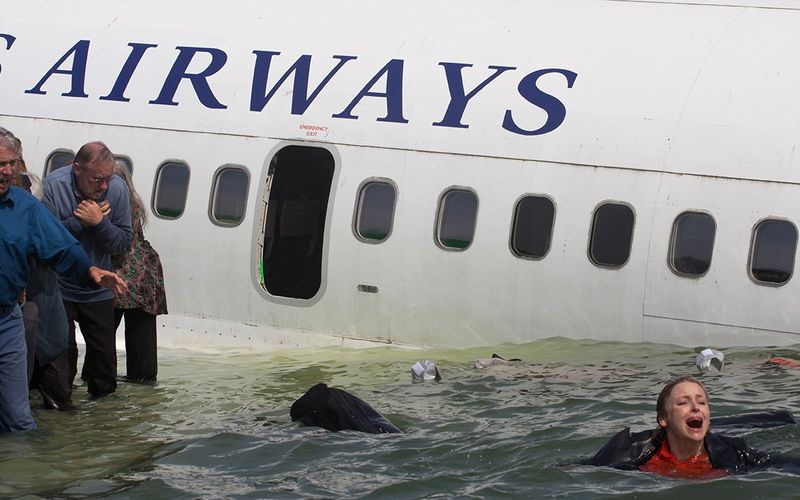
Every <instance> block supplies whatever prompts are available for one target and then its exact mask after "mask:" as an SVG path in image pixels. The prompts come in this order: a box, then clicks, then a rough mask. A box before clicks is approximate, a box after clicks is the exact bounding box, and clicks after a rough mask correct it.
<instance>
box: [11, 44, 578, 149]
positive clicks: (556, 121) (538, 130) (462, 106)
mask: <svg viewBox="0 0 800 500" xmlns="http://www.w3.org/2000/svg"><path fill="white" fill-rule="evenodd" d="M0 39H4V40H5V41H6V50H11V46H12V45H13V43H14V41H15V40H16V38H15V37H14V36H13V35H9V34H1V33H0ZM90 44H91V42H90V41H89V40H80V41H78V42H77V43H76V44H75V45H74V46H73V47H71V48H70V49H69V50H67V51H66V52H65V53H64V54H63V55H62V56H60V58H59V59H58V60H57V61H56V62H55V63H54V64H53V65H52V66H51V67H50V69H49V70H47V71H46V72H45V73H44V75H43V76H42V77H41V79H39V81H38V83H36V85H34V86H33V87H31V88H30V89H27V90H25V93H26V94H38V95H44V94H46V93H47V91H46V90H45V86H46V85H48V86H49V87H50V88H52V87H54V86H58V85H59V84H63V83H60V82H62V81H63V80H57V81H55V82H50V80H51V78H53V77H54V76H56V75H65V76H68V77H69V87H68V89H67V90H66V91H64V92H63V93H62V94H61V95H62V96H64V97H80V98H87V97H89V95H88V94H87V93H86V90H85V87H86V69H87V64H88V60H89V50H90ZM128 46H129V47H130V48H131V50H130V52H129V54H128V56H127V58H126V59H125V61H124V62H123V63H122V64H121V66H120V70H119V73H118V74H117V77H116V79H115V81H114V85H113V87H112V88H111V90H110V91H109V92H108V94H106V95H103V96H100V97H98V99H100V100H104V101H117V102H130V99H129V98H128V97H126V96H125V92H126V90H127V88H128V85H129V83H130V82H131V80H132V78H133V77H134V74H135V73H136V71H137V68H138V67H139V63H140V62H141V61H142V59H143V58H144V57H146V53H147V52H148V51H152V50H153V49H157V48H158V45H157V44H152V43H134V42H131V43H128ZM162 50H163V49H162ZM175 50H177V51H178V53H177V55H176V57H175V60H174V62H173V64H172V68H171V69H170V70H169V71H168V72H167V73H166V74H165V75H164V80H163V84H162V85H161V90H160V92H159V93H158V96H157V97H156V98H155V99H152V100H150V101H147V102H148V104H150V105H166V106H179V105H180V103H179V101H178V100H177V97H176V94H177V92H178V88H179V86H180V85H181V83H183V82H184V81H185V82H186V83H188V84H190V85H191V88H192V89H193V90H194V94H195V96H196V97H197V99H198V101H199V102H200V103H201V104H202V105H203V106H204V107H206V108H208V109H227V105H226V104H224V103H222V102H220V100H219V99H218V98H217V96H216V95H215V94H214V90H213V85H212V77H213V76H214V75H216V74H218V73H219V72H220V71H222V70H223V69H224V68H225V64H226V63H227V60H228V55H227V54H226V53H225V51H223V50H222V49H219V48H214V47H188V46H177V47H175ZM253 54H254V55H255V63H254V66H253V75H252V81H251V87H250V103H249V111H251V112H254V113H259V112H262V111H263V110H264V109H265V108H266V107H267V105H268V104H269V102H270V100H271V99H272V98H273V96H274V95H275V94H276V92H277V91H278V90H279V89H280V88H281V87H283V86H284V85H285V84H286V82H287V81H288V80H290V79H291V113H292V114H293V115H302V114H304V113H305V112H306V111H307V110H308V109H309V108H310V107H311V106H312V105H313V103H314V101H315V99H316V98H317V97H318V96H319V95H320V94H321V93H322V92H324V90H325V88H326V86H327V85H328V84H329V83H330V82H331V80H332V79H334V78H335V77H336V76H337V75H338V74H339V73H340V72H341V70H342V69H343V68H344V67H345V66H346V65H349V63H351V61H354V60H356V59H358V57H357V56H353V55H334V56H332V59H333V64H332V65H331V66H329V67H330V68H331V69H330V70H328V72H327V74H326V75H325V76H324V77H323V78H322V80H321V81H319V83H317V84H316V86H315V87H314V88H313V90H310V88H309V85H310V82H309V78H310V74H311V65H312V56H311V55H308V54H305V55H301V56H300V57H298V58H297V59H296V60H295V61H294V62H293V63H292V64H291V66H289V68H288V69H287V70H286V71H285V72H284V73H283V74H282V75H281V76H280V77H279V78H278V79H277V81H274V83H273V84H272V86H271V87H270V84H269V81H270V78H269V74H270V69H271V67H272V66H273V62H274V61H275V60H276V59H277V58H279V57H280V55H281V53H280V52H277V51H264V50H254V51H253ZM439 66H441V67H442V68H443V69H444V84H446V86H447V91H448V97H449V100H448V102H447V103H443V109H444V112H443V115H441V116H442V118H441V120H439V121H437V122H433V123H432V124H431V125H432V126H434V127H448V128H456V129H459V128H460V129H464V128H469V124H468V123H466V122H465V119H464V115H465V112H466V110H467V107H468V105H469V103H470V102H471V101H472V100H473V99H474V98H475V97H476V96H478V94H480V93H481V92H482V91H483V90H484V89H486V88H487V87H488V86H490V85H491V84H492V82H494V81H495V80H497V79H498V78H500V77H503V78H507V77H506V76H504V75H506V74H510V73H511V72H513V71H515V70H517V68H516V67H514V66H498V65H489V66H488V70H489V71H488V72H486V70H483V69H481V68H473V65H472V64H469V63H459V62H440V63H439ZM190 67H192V68H203V69H201V70H199V71H198V70H194V71H191V72H190V70H189V68H190ZM404 68H405V61H404V60H403V59H391V60H389V61H388V62H387V63H386V64H385V65H384V66H383V67H382V68H381V69H379V70H378V71H377V72H376V73H375V74H374V76H373V77H372V78H371V79H370V80H369V81H367V82H366V83H365V84H364V86H363V87H361V89H360V90H357V91H356V92H355V94H354V96H353V98H352V99H351V100H350V101H349V103H348V104H347V105H346V106H344V108H343V109H342V111H340V112H338V113H333V114H332V115H331V117H333V118H337V119H342V120H357V119H359V116H358V114H356V110H357V108H358V106H359V104H360V103H361V102H362V101H363V100H364V99H366V98H370V99H379V100H382V101H383V102H384V103H385V106H386V114H385V116H379V117H376V118H375V120H376V121H379V122H390V123H401V124H402V123H408V122H409V120H408V119H406V118H405V116H404V114H403V102H404V101H403V71H404ZM465 72H470V73H471V75H470V77H471V79H474V78H475V76H476V75H477V76H478V78H482V80H481V81H480V83H479V84H477V85H475V86H474V87H473V88H472V89H471V90H469V91H467V89H466V88H465V85H464V73H465ZM546 75H560V77H563V79H564V80H565V83H566V85H565V88H566V89H571V88H572V87H573V85H574V84H575V80H576V79H577V77H578V75H577V73H575V72H574V71H570V70H568V69H563V68H546V69H537V70H535V71H532V72H530V73H528V74H526V75H525V76H523V77H522V78H521V79H520V81H519V84H518V86H517V94H515V95H517V97H522V98H523V99H524V100H525V101H526V102H528V103H529V104H530V105H532V106H534V107H536V108H539V109H540V110H542V111H544V112H545V114H546V116H547V118H546V120H545V123H544V124H543V125H540V126H538V127H533V128H530V127H529V128H526V127H525V126H524V125H520V124H519V123H518V121H517V120H515V118H514V113H513V111H512V110H511V109H505V110H504V114H503V119H502V122H501V123H500V126H501V127H502V128H503V129H504V130H506V131H508V132H510V133H513V134H517V135H523V136H537V135H543V134H547V133H550V132H552V131H554V130H556V129H557V128H558V127H559V126H561V124H562V123H563V122H564V120H565V119H566V115H567V108H566V106H565V105H564V103H563V102H562V100H561V99H559V98H558V97H556V96H554V95H552V94H550V93H548V92H545V91H544V90H542V89H541V87H540V85H539V80H540V78H542V77H545V76H546ZM552 81H553V80H552V79H551V82H552ZM268 88H269V90H267V89H268ZM309 91H310V92H309ZM339 92H340V91H339Z"/></svg>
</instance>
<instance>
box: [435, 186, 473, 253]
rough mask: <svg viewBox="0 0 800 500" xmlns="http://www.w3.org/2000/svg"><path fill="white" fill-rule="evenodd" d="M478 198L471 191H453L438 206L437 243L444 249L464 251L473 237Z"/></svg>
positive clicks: (446, 194)
mask: <svg viewBox="0 0 800 500" xmlns="http://www.w3.org/2000/svg"><path fill="white" fill-rule="evenodd" d="M477 213H478V197H477V196H475V193H473V192H472V191H466V190H463V189H454V190H451V191H448V192H447V193H445V195H444V196H443V197H442V201H441V203H440V204H439V217H438V222H439V224H438V230H437V232H436V234H437V237H438V243H439V244H440V245H441V246H442V247H444V248H452V249H457V250H465V249H466V248H467V247H469V245H470V244H471V243H472V238H473V237H474V236H475V219H476V216H477Z"/></svg>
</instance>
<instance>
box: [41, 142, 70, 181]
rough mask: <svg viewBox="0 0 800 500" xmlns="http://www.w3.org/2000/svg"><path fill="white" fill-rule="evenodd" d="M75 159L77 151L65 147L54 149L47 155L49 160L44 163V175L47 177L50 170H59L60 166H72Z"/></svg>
mask: <svg viewBox="0 0 800 500" xmlns="http://www.w3.org/2000/svg"><path fill="white" fill-rule="evenodd" d="M74 160H75V153H73V152H72V151H67V150H64V149H59V150H58V151H53V152H52V153H50V156H48V157H47V162H46V163H45V165H44V176H45V177H47V175H48V174H49V173H50V172H52V171H54V170H58V169H59V168H62V167H69V166H71V165H72V162H73V161H74Z"/></svg>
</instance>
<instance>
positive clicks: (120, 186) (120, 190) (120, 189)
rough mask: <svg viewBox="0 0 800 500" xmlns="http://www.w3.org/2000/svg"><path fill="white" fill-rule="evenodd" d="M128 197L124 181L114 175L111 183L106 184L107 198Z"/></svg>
mask: <svg viewBox="0 0 800 500" xmlns="http://www.w3.org/2000/svg"><path fill="white" fill-rule="evenodd" d="M127 195H128V186H126V185H125V181H123V180H122V178H121V177H120V176H118V175H116V174H114V176H113V177H112V178H111V181H110V182H109V183H108V195H107V196H114V197H118V196H127Z"/></svg>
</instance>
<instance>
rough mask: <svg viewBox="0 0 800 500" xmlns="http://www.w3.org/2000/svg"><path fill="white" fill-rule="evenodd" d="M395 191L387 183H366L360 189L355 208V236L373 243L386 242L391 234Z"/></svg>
mask: <svg viewBox="0 0 800 500" xmlns="http://www.w3.org/2000/svg"><path fill="white" fill-rule="evenodd" d="M394 202H395V189H394V186H393V185H392V184H390V183H388V182H378V181H373V182H367V183H366V184H364V186H363V187H362V188H361V191H360V193H359V196H358V206H357V207H356V234H357V235H358V237H359V238H361V239H362V240H367V241H372V242H374V243H377V242H381V241H384V240H386V239H387V238H388V237H389V234H390V233H391V232H392V221H393V219H394Z"/></svg>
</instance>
